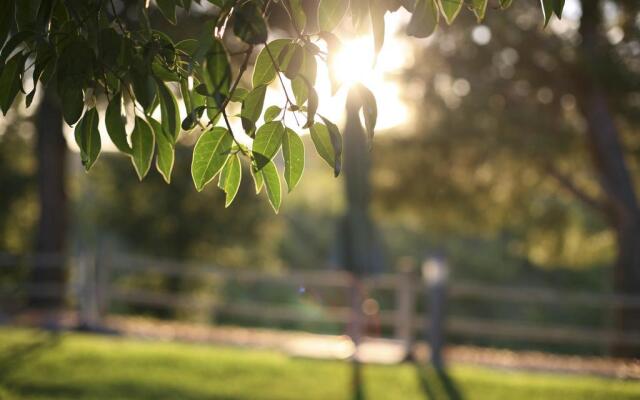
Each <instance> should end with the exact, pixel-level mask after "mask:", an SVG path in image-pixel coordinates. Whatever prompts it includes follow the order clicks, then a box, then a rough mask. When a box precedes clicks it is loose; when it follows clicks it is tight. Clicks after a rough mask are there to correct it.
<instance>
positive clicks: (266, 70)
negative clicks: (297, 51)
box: [252, 39, 291, 88]
mask: <svg viewBox="0 0 640 400" xmlns="http://www.w3.org/2000/svg"><path fill="white" fill-rule="evenodd" d="M289 43H291V39H276V40H274V41H272V42H270V43H269V44H268V45H267V46H265V47H264V48H263V49H262V50H261V51H260V54H258V58H256V63H255V65H254V67H253V77H252V83H253V87H254V88H255V87H258V86H260V85H268V84H269V83H271V82H273V80H274V79H276V68H275V66H274V65H273V64H274V61H277V60H278V57H280V53H281V52H282V49H284V48H285V47H286V46H287V45H288V44H289ZM267 47H268V49H267ZM271 57H273V60H272V59H271Z"/></svg>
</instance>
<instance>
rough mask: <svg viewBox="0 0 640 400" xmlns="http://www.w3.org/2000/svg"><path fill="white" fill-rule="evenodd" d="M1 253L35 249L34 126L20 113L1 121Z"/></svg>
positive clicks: (10, 115)
mask: <svg viewBox="0 0 640 400" xmlns="http://www.w3.org/2000/svg"><path fill="white" fill-rule="evenodd" d="M0 126H2V130H3V134H1V135H0V188H1V191H2V194H1V195H0V210H1V211H0V250H4V251H9V252H14V253H20V252H25V251H27V250H29V249H30V248H31V245H32V243H31V242H32V238H33V235H34V228H35V225H36V221H37V218H38V205H37V201H38V199H37V196H36V192H35V185H36V179H35V167H36V166H35V157H34V155H33V151H32V149H33V146H34V143H33V142H34V136H33V124H32V123H31V121H30V120H28V119H25V118H24V117H23V116H20V115H19V114H18V113H17V112H13V113H10V114H9V115H8V116H7V117H5V118H4V119H3V120H0Z"/></svg>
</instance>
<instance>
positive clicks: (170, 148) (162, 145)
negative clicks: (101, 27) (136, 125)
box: [149, 118, 175, 183]
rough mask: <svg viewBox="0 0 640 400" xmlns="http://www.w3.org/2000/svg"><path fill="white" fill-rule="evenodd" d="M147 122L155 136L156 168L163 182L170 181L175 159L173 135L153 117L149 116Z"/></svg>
mask: <svg viewBox="0 0 640 400" xmlns="http://www.w3.org/2000/svg"><path fill="white" fill-rule="evenodd" d="M149 124H150V125H151V129H153V132H154V136H155V138H156V148H157V153H156V169H157V170H158V172H159V173H160V175H162V178H163V179H164V181H165V182H167V183H171V171H172V170H173V163H174V161H175V147H174V143H173V136H171V134H170V133H168V132H167V131H166V130H165V129H164V128H163V126H162V124H160V122H158V121H156V120H155V119H153V118H149Z"/></svg>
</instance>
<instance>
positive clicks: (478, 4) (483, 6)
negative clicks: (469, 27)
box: [472, 0, 489, 22]
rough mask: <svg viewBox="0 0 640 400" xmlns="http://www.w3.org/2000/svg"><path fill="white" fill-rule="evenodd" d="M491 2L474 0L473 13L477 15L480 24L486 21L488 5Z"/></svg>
mask: <svg viewBox="0 0 640 400" xmlns="http://www.w3.org/2000/svg"><path fill="white" fill-rule="evenodd" d="M488 3H489V0H473V3H472V7H473V13H474V14H475V15H476V18H477V19H478V22H481V21H482V20H483V19H484V16H485V15H486V13H487V4H488Z"/></svg>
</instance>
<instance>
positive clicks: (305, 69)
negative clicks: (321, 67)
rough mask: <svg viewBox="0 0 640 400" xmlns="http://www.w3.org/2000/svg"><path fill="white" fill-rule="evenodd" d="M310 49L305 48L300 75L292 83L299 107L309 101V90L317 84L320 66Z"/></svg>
mask: <svg viewBox="0 0 640 400" xmlns="http://www.w3.org/2000/svg"><path fill="white" fill-rule="evenodd" d="M308 49H309V48H308V47H306V48H305V52H304V57H303V61H302V67H301V68H300V74H299V75H298V76H297V77H296V78H295V79H294V80H293V81H291V89H292V90H293V96H294V97H295V98H296V105H298V106H302V105H303V104H304V103H305V101H307V99H308V97H309V91H308V89H307V88H308V86H309V84H311V86H313V85H314V84H315V82H316V75H317V70H318V64H317V62H316V58H315V56H314V55H313V54H312V53H310V52H309V51H308ZM329 51H331V50H329Z"/></svg>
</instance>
